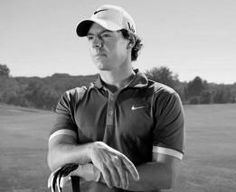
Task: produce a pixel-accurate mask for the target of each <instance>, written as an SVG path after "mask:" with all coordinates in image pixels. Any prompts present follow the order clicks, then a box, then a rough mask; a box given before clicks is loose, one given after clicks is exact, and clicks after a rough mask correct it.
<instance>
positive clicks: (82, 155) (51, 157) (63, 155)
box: [48, 143, 91, 171]
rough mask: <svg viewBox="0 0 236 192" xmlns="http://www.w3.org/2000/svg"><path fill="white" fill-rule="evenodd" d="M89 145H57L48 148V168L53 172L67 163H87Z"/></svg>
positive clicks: (88, 160)
mask: <svg viewBox="0 0 236 192" xmlns="http://www.w3.org/2000/svg"><path fill="white" fill-rule="evenodd" d="M90 145H91V143H88V144H83V145H78V144H72V143H58V144H56V145H55V144H54V145H52V146H49V150H48V166H49V168H50V169H51V170H52V171H53V170H55V169H57V168H59V167H61V166H63V165H65V164H68V163H77V164H86V163H89V162H90V161H91V160H90V157H89V150H90Z"/></svg>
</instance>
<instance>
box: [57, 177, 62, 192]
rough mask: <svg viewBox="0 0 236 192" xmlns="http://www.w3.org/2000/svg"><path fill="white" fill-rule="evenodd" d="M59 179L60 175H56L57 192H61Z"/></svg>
mask: <svg viewBox="0 0 236 192" xmlns="http://www.w3.org/2000/svg"><path fill="white" fill-rule="evenodd" d="M61 177H62V174H61V173H60V174H58V176H57V184H56V185H57V191H58V192H61V187H60V181H61Z"/></svg>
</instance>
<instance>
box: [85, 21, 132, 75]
mask: <svg viewBox="0 0 236 192" xmlns="http://www.w3.org/2000/svg"><path fill="white" fill-rule="evenodd" d="M87 38H88V41H89V46H90V53H91V56H92V59H93V61H94V63H95V65H96V66H97V67H98V69H99V70H103V71H112V70H115V69H117V68H120V67H122V65H125V64H127V61H128V58H129V55H130V52H129V51H128V49H127V47H128V40H127V39H124V37H123V35H122V33H121V32H120V31H115V32H114V31H109V30H107V29H105V28H103V27H102V26H100V25H98V24H97V23H93V24H92V26H91V27H90V29H89V31H88V35H87Z"/></svg>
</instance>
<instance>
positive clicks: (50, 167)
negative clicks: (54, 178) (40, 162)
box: [47, 151, 54, 171]
mask: <svg viewBox="0 0 236 192" xmlns="http://www.w3.org/2000/svg"><path fill="white" fill-rule="evenodd" d="M47 164H48V167H49V169H50V170H51V171H53V170H54V163H53V158H52V155H51V152H50V151H48V154H47Z"/></svg>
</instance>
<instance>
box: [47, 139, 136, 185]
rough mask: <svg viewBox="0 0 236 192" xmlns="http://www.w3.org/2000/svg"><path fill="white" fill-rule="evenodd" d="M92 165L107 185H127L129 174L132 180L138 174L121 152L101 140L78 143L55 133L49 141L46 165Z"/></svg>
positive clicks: (57, 166)
mask: <svg viewBox="0 0 236 192" xmlns="http://www.w3.org/2000/svg"><path fill="white" fill-rule="evenodd" d="M89 162H91V163H93V165H94V166H95V167H96V168H97V169H98V170H99V171H100V172H101V173H102V176H103V178H104V181H105V183H106V184H107V186H108V187H110V188H111V187H112V186H117V185H121V186H123V187H124V186H127V182H128V177H126V175H127V174H130V175H131V176H132V178H133V179H134V180H138V179H139V174H138V172H137V169H136V168H135V166H134V164H133V163H132V162H131V161H130V160H129V159H128V158H127V157H126V156H125V155H123V154H122V153H120V152H119V151H117V150H115V149H113V148H111V147H109V146H108V145H106V144H105V143H103V142H93V143H88V144H83V145H78V144H77V143H76V141H75V139H74V137H73V136H70V135H65V134H61V135H57V136H55V137H54V138H52V139H51V140H50V141H49V147H48V165H49V167H50V169H51V170H55V169H57V168H59V167H61V166H64V165H66V164H69V163H76V164H87V163H89Z"/></svg>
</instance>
